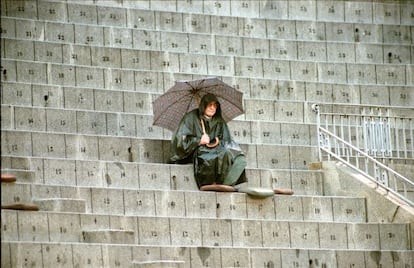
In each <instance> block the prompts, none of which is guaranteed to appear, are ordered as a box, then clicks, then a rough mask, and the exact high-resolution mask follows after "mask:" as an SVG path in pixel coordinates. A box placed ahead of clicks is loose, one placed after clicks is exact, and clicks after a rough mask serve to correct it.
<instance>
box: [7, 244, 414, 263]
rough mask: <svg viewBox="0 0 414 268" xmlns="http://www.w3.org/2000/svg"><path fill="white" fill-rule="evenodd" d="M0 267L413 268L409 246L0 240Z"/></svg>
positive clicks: (412, 256) (413, 258) (412, 258)
mask: <svg viewBox="0 0 414 268" xmlns="http://www.w3.org/2000/svg"><path fill="white" fill-rule="evenodd" d="M1 247H2V258H1V267H24V266H25V264H27V263H30V264H31V265H33V267H61V266H63V265H65V266H67V267H86V266H89V267H130V268H133V267H134V266H133V265H134V263H138V262H151V261H153V262H155V261H159V260H170V261H177V262H181V261H183V262H185V264H184V265H183V267H186V268H190V267H245V268H257V267H292V264H293V265H295V267H364V268H368V267H387V268H388V267H404V268H407V267H412V264H413V263H414V255H413V252H412V250H380V251H378V250H368V249H365V250H335V249H303V248H299V249H288V248H245V247H243V248H240V247H234V248H228V247H188V246H185V247H171V246H157V245H154V246H140V245H117V244H89V245H88V244H85V243H65V242H59V243H50V242H41V243H39V242H5V241H2V242H1ZM338 265H339V266H338Z"/></svg>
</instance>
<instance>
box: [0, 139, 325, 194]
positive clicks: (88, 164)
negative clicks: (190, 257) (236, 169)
mask: <svg viewBox="0 0 414 268" xmlns="http://www.w3.org/2000/svg"><path fill="white" fill-rule="evenodd" d="M90 145H91V146H92V145H93V142H92V141H91V142H90ZM86 147H88V148H89V146H88V145H86ZM286 148H288V147H279V149H280V150H282V151H285V152H286V153H287V154H291V153H292V154H293V151H294V149H293V148H291V150H289V149H288V150H287V149H286ZM91 149H92V147H91ZM254 150H255V149H254ZM287 151H291V152H287ZM1 159H2V163H4V165H5V166H6V165H9V164H8V163H10V162H13V163H14V162H18V161H20V160H22V159H26V162H28V163H29V164H27V165H30V166H32V168H33V169H35V170H36V177H37V178H39V179H38V180H37V181H36V185H42V184H43V185H51V186H56V185H61V186H80V187H107V188H123V189H147V190H191V191H195V190H198V187H197V185H196V183H195V179H194V175H193V172H194V171H193V166H192V165H191V164H188V165H171V164H164V163H142V162H141V163H136V162H133V163H131V162H125V161H117V160H109V159H108V160H76V159H58V158H50V157H25V158H22V157H15V156H5V155H3V156H2V158H1ZM278 159H281V158H278ZM275 161H279V160H277V159H276V160H275ZM280 161H282V160H280ZM283 162H285V163H286V160H283ZM306 168H308V167H306ZM246 175H247V177H248V179H249V185H251V186H256V187H259V186H260V187H269V188H290V189H293V190H294V192H295V194H299V195H318V196H319V195H323V183H324V180H323V174H322V172H321V171H319V170H318V171H310V170H296V169H282V168H276V169H271V168H254V167H248V168H247V169H246ZM43 197H44V196H43Z"/></svg>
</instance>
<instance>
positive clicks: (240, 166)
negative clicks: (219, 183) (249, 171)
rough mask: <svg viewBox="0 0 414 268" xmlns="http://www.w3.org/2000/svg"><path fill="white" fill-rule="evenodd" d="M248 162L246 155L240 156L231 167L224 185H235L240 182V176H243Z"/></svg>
mask: <svg viewBox="0 0 414 268" xmlns="http://www.w3.org/2000/svg"><path fill="white" fill-rule="evenodd" d="M246 165H247V161H246V157H245V156H244V155H238V156H237V157H236V158H235V159H234V161H233V164H232V165H231V167H230V170H229V172H228V173H227V176H226V177H225V178H224V181H223V184H225V185H232V186H233V185H235V184H236V183H237V181H238V180H239V178H240V176H241V175H242V174H243V171H244V169H245V168H246Z"/></svg>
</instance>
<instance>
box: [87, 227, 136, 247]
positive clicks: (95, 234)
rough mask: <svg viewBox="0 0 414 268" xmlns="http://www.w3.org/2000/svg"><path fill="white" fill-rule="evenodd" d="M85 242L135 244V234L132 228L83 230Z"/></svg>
mask: <svg viewBox="0 0 414 268" xmlns="http://www.w3.org/2000/svg"><path fill="white" fill-rule="evenodd" d="M82 238H83V242H85V243H105V244H134V243H135V234H134V231H132V230H120V229H106V230H87V231H82Z"/></svg>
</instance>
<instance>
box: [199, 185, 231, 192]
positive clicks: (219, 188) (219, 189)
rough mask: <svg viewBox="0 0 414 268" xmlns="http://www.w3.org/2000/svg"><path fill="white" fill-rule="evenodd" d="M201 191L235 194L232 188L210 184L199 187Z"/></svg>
mask: <svg viewBox="0 0 414 268" xmlns="http://www.w3.org/2000/svg"><path fill="white" fill-rule="evenodd" d="M200 190H201V191H215V192H236V189H235V188H234V187H233V186H230V185H225V184H210V185H203V186H201V187H200Z"/></svg>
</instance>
